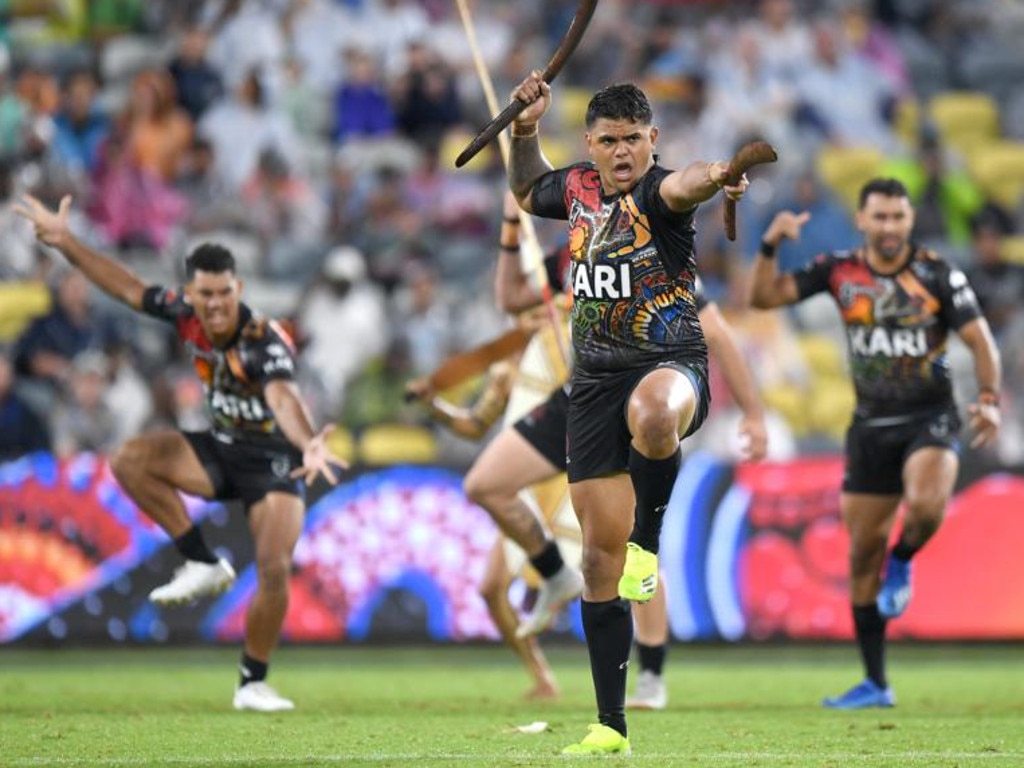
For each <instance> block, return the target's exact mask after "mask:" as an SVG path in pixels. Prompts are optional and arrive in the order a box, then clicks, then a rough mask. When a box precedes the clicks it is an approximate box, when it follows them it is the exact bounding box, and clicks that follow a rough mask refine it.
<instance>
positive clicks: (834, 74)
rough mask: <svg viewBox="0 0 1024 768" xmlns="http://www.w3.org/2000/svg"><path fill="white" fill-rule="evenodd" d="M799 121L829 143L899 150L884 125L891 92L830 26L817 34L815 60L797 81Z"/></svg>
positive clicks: (824, 24)
mask: <svg viewBox="0 0 1024 768" xmlns="http://www.w3.org/2000/svg"><path fill="white" fill-rule="evenodd" d="M797 96H798V98H799V100H800V109H799V111H800V118H801V120H802V122H803V123H804V124H805V125H807V126H809V127H811V128H812V129H813V130H814V131H816V132H817V133H818V134H819V135H820V136H821V137H823V138H824V139H825V140H826V141H828V142H830V143H833V144H838V145H840V146H847V147H851V146H852V147H860V146H869V147H877V148H879V149H881V150H882V151H883V152H886V153H891V152H894V151H895V150H896V149H897V148H898V147H899V144H898V142H897V140H896V136H895V134H894V133H893V132H892V129H891V128H890V126H889V125H888V123H887V122H886V120H885V115H887V114H890V113H891V111H892V105H893V101H894V94H893V92H892V90H891V88H889V87H888V85H887V84H886V83H885V81H884V80H883V79H882V78H881V76H880V74H879V72H878V71H877V70H876V69H875V68H874V67H873V66H871V65H870V64H869V63H868V62H867V61H866V60H864V59H862V58H861V57H859V56H856V55H854V54H852V53H851V52H850V51H849V50H848V49H847V48H846V47H845V46H844V42H843V39H842V38H841V36H840V35H839V34H838V33H837V31H836V28H835V25H834V24H833V23H831V22H830V21H821V22H818V24H817V25H816V26H815V28H814V59H813V61H812V62H811V64H810V65H809V66H808V67H807V68H806V69H804V70H803V72H801V74H800V77H799V78H798V79H797Z"/></svg>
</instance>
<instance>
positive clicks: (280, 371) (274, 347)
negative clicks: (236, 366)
mask: <svg viewBox="0 0 1024 768" xmlns="http://www.w3.org/2000/svg"><path fill="white" fill-rule="evenodd" d="M265 322H266V330H265V335H264V337H263V338H262V339H261V343H259V344H257V345H256V347H255V350H254V354H253V358H252V360H251V363H250V365H251V369H250V370H251V374H252V375H253V376H254V378H256V379H257V380H259V381H261V382H263V383H264V384H266V383H268V382H271V381H292V380H294V379H295V348H294V346H293V345H292V341H291V339H290V338H289V337H288V335H287V334H286V333H285V331H284V330H283V329H282V328H280V327H279V326H278V325H277V323H274V322H270V321H265Z"/></svg>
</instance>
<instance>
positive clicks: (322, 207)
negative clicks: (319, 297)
mask: <svg viewBox="0 0 1024 768" xmlns="http://www.w3.org/2000/svg"><path fill="white" fill-rule="evenodd" d="M242 202H243V204H244V207H245V215H246V222H247V226H248V229H249V231H251V232H253V233H254V234H256V235H257V236H258V237H259V238H260V240H261V242H262V244H263V246H264V248H265V254H266V256H265V258H266V263H265V264H264V267H265V271H266V273H267V274H268V275H269V276H270V277H275V278H282V279H288V280H293V281H297V282H304V281H305V280H307V279H308V278H309V277H310V276H312V273H313V272H315V270H316V265H317V264H318V263H319V261H320V257H321V256H322V255H323V246H322V244H323V239H324V233H325V231H326V227H327V205H326V204H325V203H324V201H323V200H321V199H320V197H318V196H317V194H316V193H315V192H314V191H313V189H312V188H311V187H310V185H309V184H308V183H307V182H306V181H304V180H303V179H300V178H298V177H296V176H295V175H294V174H293V173H292V172H291V169H290V168H289V167H288V163H287V161H286V160H285V159H284V158H283V157H282V156H281V155H279V154H278V153H277V152H276V151H274V150H273V149H265V150H264V151H263V152H262V153H260V157H259V165H258V166H257V168H256V173H255V174H254V175H253V177H252V178H251V179H249V181H248V182H247V183H246V185H245V187H244V188H243V189H242Z"/></svg>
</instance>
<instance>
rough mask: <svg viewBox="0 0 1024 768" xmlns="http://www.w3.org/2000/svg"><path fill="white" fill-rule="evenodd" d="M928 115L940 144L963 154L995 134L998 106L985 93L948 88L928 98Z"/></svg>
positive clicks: (998, 130) (997, 126) (996, 131)
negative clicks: (937, 133)
mask: <svg viewBox="0 0 1024 768" xmlns="http://www.w3.org/2000/svg"><path fill="white" fill-rule="evenodd" d="M928 117H929V118H930V119H931V121H932V123H934V124H935V127H936V128H938V130H939V136H940V137H941V138H942V141H943V143H944V144H946V145H947V146H949V147H952V148H953V149H955V150H957V151H958V152H960V153H962V154H963V155H964V156H967V155H969V154H970V153H971V152H972V151H973V149H974V148H975V147H977V146H979V145H982V144H986V143H988V142H990V141H993V140H994V139H995V138H996V137H998V136H999V132H1000V129H999V105H998V104H997V103H996V100H995V99H993V98H992V97H991V96H989V95H988V94H986V93H980V92H976V91H948V92H946V93H940V94H938V95H936V96H934V97H933V98H932V100H931V101H930V102H929V104H928Z"/></svg>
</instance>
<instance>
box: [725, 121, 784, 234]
mask: <svg viewBox="0 0 1024 768" xmlns="http://www.w3.org/2000/svg"><path fill="white" fill-rule="evenodd" d="M778 159H779V155H778V153H777V152H776V151H775V147H773V146H772V145H771V144H769V143H768V142H767V141H752V142H750V143H749V144H744V145H743V146H742V147H740V149H739V151H738V152H737V153H736V154H735V155H734V156H733V158H732V160H730V161H729V171H728V173H727V174H726V176H725V183H726V184H728V185H729V186H733V185H735V184H739V183H740V179H742V178H743V174H744V173H746V172H747V171H748V170H750V169H751V168H753V167H754V166H755V165H761V164H763V163H774V162H775V161H776V160H778ZM725 236H726V237H727V238H729V239H730V240H735V239H736V201H735V200H733V199H732V198H729V197H727V198H725Z"/></svg>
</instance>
